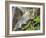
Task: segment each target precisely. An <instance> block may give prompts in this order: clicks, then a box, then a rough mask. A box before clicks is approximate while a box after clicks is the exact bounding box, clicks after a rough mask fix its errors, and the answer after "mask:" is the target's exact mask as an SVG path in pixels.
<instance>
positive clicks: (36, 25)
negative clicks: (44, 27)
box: [22, 16, 40, 31]
mask: <svg viewBox="0 0 46 38" xmlns="http://www.w3.org/2000/svg"><path fill="white" fill-rule="evenodd" d="M22 30H26V31H31V30H40V16H35V18H34V19H32V20H31V19H30V21H28V22H27V24H23V25H22Z"/></svg>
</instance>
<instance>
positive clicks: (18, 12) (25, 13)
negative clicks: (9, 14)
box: [12, 7, 37, 30]
mask: <svg viewBox="0 0 46 38" xmlns="http://www.w3.org/2000/svg"><path fill="white" fill-rule="evenodd" d="M36 11H37V9H35V8H34V9H33V8H27V7H25V8H24V7H16V8H15V13H14V16H13V22H12V25H13V30H15V29H17V30H18V28H21V25H22V24H26V22H27V21H28V20H29V19H33V18H34V17H35V16H34V15H35V14H34V13H36Z"/></svg>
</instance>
